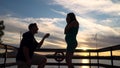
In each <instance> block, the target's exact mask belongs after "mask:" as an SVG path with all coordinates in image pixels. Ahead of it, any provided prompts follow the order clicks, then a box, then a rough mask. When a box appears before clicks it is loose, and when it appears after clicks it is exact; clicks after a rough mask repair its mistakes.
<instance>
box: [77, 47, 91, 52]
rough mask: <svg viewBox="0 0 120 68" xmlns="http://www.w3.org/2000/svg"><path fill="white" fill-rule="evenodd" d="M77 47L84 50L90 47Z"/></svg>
mask: <svg viewBox="0 0 120 68" xmlns="http://www.w3.org/2000/svg"><path fill="white" fill-rule="evenodd" d="M79 49H82V50H84V51H86V50H88V49H90V48H88V47H80V48H79Z"/></svg>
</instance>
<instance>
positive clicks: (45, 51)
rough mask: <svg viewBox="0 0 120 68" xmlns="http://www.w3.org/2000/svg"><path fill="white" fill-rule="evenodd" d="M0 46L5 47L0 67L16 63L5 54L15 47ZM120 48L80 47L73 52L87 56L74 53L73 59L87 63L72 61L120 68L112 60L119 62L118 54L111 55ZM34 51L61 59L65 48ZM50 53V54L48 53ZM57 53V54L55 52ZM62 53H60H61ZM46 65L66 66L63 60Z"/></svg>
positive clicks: (50, 57)
mask: <svg viewBox="0 0 120 68" xmlns="http://www.w3.org/2000/svg"><path fill="white" fill-rule="evenodd" d="M0 48H2V49H5V52H4V53H2V54H0V58H3V59H4V63H2V64H0V68H5V67H9V66H13V65H16V62H13V63H6V59H7V58H15V55H14V56H12V55H11V56H7V53H8V50H14V51H17V48H16V47H12V46H9V45H5V44H1V45H0ZM119 50H120V45H115V46H111V47H106V48H101V49H97V50H82V49H76V50H75V53H83V52H85V53H88V55H87V56H83V55H74V56H73V60H74V59H89V63H73V64H74V66H89V68H92V66H96V67H97V68H99V67H105V68H120V66H116V65H115V63H114V61H115V60H117V61H119V62H120V55H119V56H115V55H113V51H119ZM36 52H42V53H48V54H46V57H47V58H48V59H58V60H61V58H62V59H64V58H65V55H63V54H65V52H66V50H65V49H36ZM102 52H109V53H110V55H109V56H100V53H102ZM50 53H51V54H50ZM56 53H57V54H56ZM61 53H62V54H61ZM92 53H96V55H95V56H92V55H91V54H92ZM93 59H94V60H97V62H96V63H92V60H93ZM100 60H110V62H111V64H103V63H100ZM46 65H47V66H58V67H60V66H66V63H65V62H58V63H57V62H47V64H46Z"/></svg>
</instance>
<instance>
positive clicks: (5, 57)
mask: <svg viewBox="0 0 120 68" xmlns="http://www.w3.org/2000/svg"><path fill="white" fill-rule="evenodd" d="M4 48H5V55H4V68H5V67H6V59H7V45H4Z"/></svg>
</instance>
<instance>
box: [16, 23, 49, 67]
mask: <svg viewBox="0 0 120 68" xmlns="http://www.w3.org/2000/svg"><path fill="white" fill-rule="evenodd" d="M28 29H29V31H28V32H25V33H24V34H23V38H22V40H21V42H20V48H19V50H18V53H17V56H16V63H17V65H18V68H30V67H31V65H32V64H37V65H38V68H44V66H45V64H46V61H47V60H46V57H45V56H42V55H37V54H34V51H35V49H36V48H37V47H41V45H42V44H43V42H44V40H45V38H47V37H49V35H50V34H49V33H47V34H46V35H45V36H44V37H43V38H42V40H41V41H40V42H39V43H38V42H37V41H36V40H35V38H34V35H35V34H36V33H37V32H38V27H37V24H36V23H31V24H30V25H29V26H28Z"/></svg>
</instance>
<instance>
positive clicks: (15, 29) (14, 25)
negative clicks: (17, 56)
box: [0, 15, 64, 45]
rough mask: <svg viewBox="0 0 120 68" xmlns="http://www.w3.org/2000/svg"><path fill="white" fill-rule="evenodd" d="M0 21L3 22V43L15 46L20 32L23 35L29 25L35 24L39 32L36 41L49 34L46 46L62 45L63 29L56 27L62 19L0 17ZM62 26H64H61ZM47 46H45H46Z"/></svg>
mask: <svg viewBox="0 0 120 68" xmlns="http://www.w3.org/2000/svg"><path fill="white" fill-rule="evenodd" d="M0 20H4V24H5V27H6V28H5V31H4V32H5V35H4V37H3V41H4V43H8V44H17V45H19V42H20V32H22V33H24V32H26V31H27V30H28V28H27V27H28V25H29V24H30V23H37V25H38V27H39V32H38V34H37V35H36V38H37V40H39V41H40V40H41V38H42V37H43V36H44V34H45V33H50V38H48V39H49V40H47V43H48V44H56V45H61V44H64V36H63V35H64V34H63V28H62V27H60V26H59V27H58V26H56V25H58V24H59V23H61V22H62V21H63V19H62V18H24V19H23V18H18V17H13V16H11V15H9V16H8V15H5V16H1V17H0ZM63 25H64V24H63ZM46 45H47V44H46Z"/></svg>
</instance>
